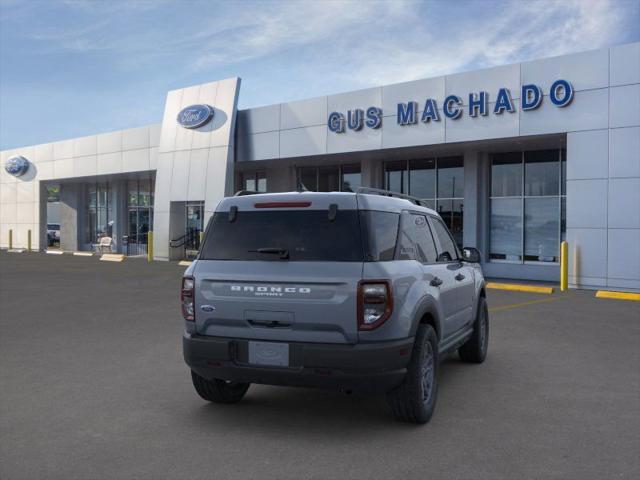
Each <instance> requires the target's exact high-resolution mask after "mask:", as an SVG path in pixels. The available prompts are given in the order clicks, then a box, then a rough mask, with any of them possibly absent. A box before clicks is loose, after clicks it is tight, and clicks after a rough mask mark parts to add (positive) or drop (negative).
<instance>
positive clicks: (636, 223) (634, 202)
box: [609, 178, 640, 249]
mask: <svg viewBox="0 0 640 480" xmlns="http://www.w3.org/2000/svg"><path fill="white" fill-rule="evenodd" d="M609 228H640V178H612V179H610V180H609ZM637 247H638V248H639V249H640V243H638V245H637Z"/></svg>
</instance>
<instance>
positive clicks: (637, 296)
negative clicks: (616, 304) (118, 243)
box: [596, 290, 640, 302]
mask: <svg viewBox="0 0 640 480" xmlns="http://www.w3.org/2000/svg"><path fill="white" fill-rule="evenodd" d="M596 297H597V298H611V299H615V300H632V301H636V302H640V293H631V292H610V291H608V290H598V291H597V292H596Z"/></svg>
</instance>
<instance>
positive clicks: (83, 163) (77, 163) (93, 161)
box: [73, 155, 98, 177]
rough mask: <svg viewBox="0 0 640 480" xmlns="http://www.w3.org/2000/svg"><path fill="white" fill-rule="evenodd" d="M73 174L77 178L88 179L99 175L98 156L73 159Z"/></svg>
mask: <svg viewBox="0 0 640 480" xmlns="http://www.w3.org/2000/svg"><path fill="white" fill-rule="evenodd" d="M73 173H74V175H75V176H76V177H88V176H90V175H97V174H98V156H97V155H88V156H85V157H74V158H73Z"/></svg>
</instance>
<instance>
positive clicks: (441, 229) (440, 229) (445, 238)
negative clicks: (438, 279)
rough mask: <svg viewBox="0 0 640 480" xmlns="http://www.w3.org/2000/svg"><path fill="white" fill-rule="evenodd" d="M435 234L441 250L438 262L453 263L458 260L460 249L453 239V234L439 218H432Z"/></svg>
mask: <svg viewBox="0 0 640 480" xmlns="http://www.w3.org/2000/svg"><path fill="white" fill-rule="evenodd" d="M431 223H432V225H433V233H434V234H435V236H436V237H437V238H438V242H439V243H440V249H439V250H438V262H451V261H454V260H457V259H458V249H457V248H456V244H455V243H454V242H453V239H452V238H451V234H450V233H449V231H448V230H447V227H445V226H444V223H442V220H440V219H439V218H433V217H432V218H431Z"/></svg>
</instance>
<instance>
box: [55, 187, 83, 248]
mask: <svg viewBox="0 0 640 480" xmlns="http://www.w3.org/2000/svg"><path fill="white" fill-rule="evenodd" d="M80 191H81V188H80V185H78V184H74V183H63V184H61V185H60V249H61V250H67V251H76V250H78V219H79V215H81V208H80V202H81V195H80Z"/></svg>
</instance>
